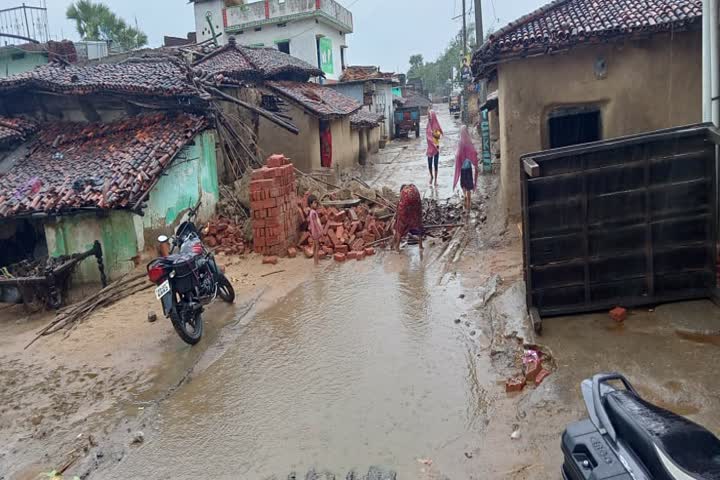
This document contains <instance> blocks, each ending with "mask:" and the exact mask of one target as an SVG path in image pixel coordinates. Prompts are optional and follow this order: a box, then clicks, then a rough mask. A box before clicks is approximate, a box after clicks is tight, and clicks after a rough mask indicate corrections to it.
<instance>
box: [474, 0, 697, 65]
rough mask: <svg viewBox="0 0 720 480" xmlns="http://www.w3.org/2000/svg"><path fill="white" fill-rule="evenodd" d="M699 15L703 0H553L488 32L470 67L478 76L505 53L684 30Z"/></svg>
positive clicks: (504, 56)
mask: <svg viewBox="0 0 720 480" xmlns="http://www.w3.org/2000/svg"><path fill="white" fill-rule="evenodd" d="M701 16H702V0H612V1H597V0H555V1H553V2H551V3H549V4H547V5H545V6H544V7H541V8H540V9H538V10H536V11H534V12H532V13H530V14H528V15H525V16H524V17H522V18H520V19H518V20H517V21H515V22H512V23H510V24H509V25H508V26H506V27H505V28H503V29H501V30H499V31H497V32H495V33H494V34H492V35H490V37H489V39H488V40H487V41H486V42H485V43H484V44H483V45H482V47H480V49H479V50H477V51H476V52H475V54H474V55H473V71H474V73H475V75H481V74H482V73H483V72H484V70H486V69H487V68H488V67H489V66H492V65H493V64H494V63H495V62H497V61H499V60H500V59H503V58H508V57H515V56H522V55H529V54H538V53H547V52H550V51H552V50H553V49H557V48H566V47H570V46H573V45H576V44H581V43H594V42H600V41H604V40H608V39H611V38H616V37H625V36H628V35H633V34H636V33H644V34H648V33H655V32H661V31H667V30H671V29H674V30H678V29H683V28H688V27H690V26H692V25H693V24H698V20H699V19H700V18H701ZM697 27H698V28H699V27H700V25H699V24H698V25H697Z"/></svg>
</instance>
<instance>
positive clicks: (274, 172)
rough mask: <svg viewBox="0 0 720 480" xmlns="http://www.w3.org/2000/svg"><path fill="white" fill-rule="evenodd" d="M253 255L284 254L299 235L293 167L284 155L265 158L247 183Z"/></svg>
mask: <svg viewBox="0 0 720 480" xmlns="http://www.w3.org/2000/svg"><path fill="white" fill-rule="evenodd" d="M250 209H251V211H252V228H253V242H254V248H255V253H260V254H263V255H280V256H285V255H287V251H288V248H290V247H292V246H294V245H295V243H296V242H297V235H298V220H299V219H298V214H297V198H296V184H295V168H294V167H293V165H292V164H291V163H290V161H289V160H288V159H287V158H285V156H283V155H273V156H271V157H270V158H268V161H267V165H266V166H265V167H263V168H260V169H258V170H255V171H254V172H253V174H252V181H251V182H250Z"/></svg>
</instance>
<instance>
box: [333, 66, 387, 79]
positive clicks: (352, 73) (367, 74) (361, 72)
mask: <svg viewBox="0 0 720 480" xmlns="http://www.w3.org/2000/svg"><path fill="white" fill-rule="evenodd" d="M370 81H379V82H396V81H397V80H396V78H395V74H394V73H387V72H381V71H380V68H378V67H368V66H361V65H355V66H350V67H347V68H345V70H343V73H342V75H341V76H340V82H342V83H350V82H370Z"/></svg>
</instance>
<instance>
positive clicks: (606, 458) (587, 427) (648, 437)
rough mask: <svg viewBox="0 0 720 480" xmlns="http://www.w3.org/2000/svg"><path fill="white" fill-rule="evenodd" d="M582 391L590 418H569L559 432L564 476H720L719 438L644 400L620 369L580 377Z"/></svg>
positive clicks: (657, 479)
mask: <svg viewBox="0 0 720 480" xmlns="http://www.w3.org/2000/svg"><path fill="white" fill-rule="evenodd" d="M609 382H615V383H616V384H618V385H619V384H622V386H623V388H621V389H618V388H615V387H614V386H612V385H611V384H610V383H609ZM582 394H583V398H584V399H585V405H586V407H587V411H588V414H589V417H590V418H588V419H585V420H582V421H579V422H576V423H573V424H572V425H570V426H569V427H568V428H567V430H566V431H565V433H564V434H563V437H562V450H563V454H564V456H565V461H564V463H563V467H562V474H563V478H564V479H565V480H581V479H584V480H589V479H594V480H602V479H610V478H612V479H613V480H625V479H627V480H712V479H718V478H720V440H718V438H717V437H716V436H715V435H713V434H712V433H711V432H709V431H708V430H707V429H705V428H703V427H701V426H700V425H698V424H696V423H694V422H691V421H690V420H688V419H686V418H684V417H681V416H679V415H675V414H674V413H672V412H669V411H667V410H665V409H662V408H660V407H658V406H656V405H653V404H651V403H650V402H647V401H646V400H643V399H642V398H641V397H640V395H638V393H637V391H635V389H634V388H633V386H632V385H631V384H630V382H628V380H627V379H626V378H625V377H623V376H622V375H620V374H617V373H609V374H599V375H595V376H594V377H593V378H592V379H591V380H590V379H588V380H584V381H583V383H582Z"/></svg>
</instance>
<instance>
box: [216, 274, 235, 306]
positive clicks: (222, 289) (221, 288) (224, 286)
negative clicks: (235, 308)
mask: <svg viewBox="0 0 720 480" xmlns="http://www.w3.org/2000/svg"><path fill="white" fill-rule="evenodd" d="M218 295H219V296H220V298H222V299H223V301H224V302H227V303H233V302H234V301H235V289H234V288H233V286H232V284H231V283H230V280H228V279H227V277H226V276H225V275H223V274H222V273H221V274H220V275H219V277H218Z"/></svg>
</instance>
